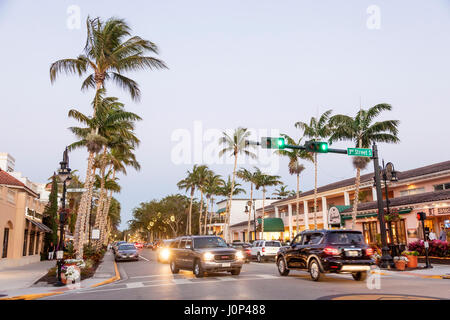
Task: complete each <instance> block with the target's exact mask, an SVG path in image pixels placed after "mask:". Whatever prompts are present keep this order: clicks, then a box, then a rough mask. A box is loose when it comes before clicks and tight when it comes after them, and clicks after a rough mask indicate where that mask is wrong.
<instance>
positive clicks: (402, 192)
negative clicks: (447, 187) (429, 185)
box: [400, 187, 425, 197]
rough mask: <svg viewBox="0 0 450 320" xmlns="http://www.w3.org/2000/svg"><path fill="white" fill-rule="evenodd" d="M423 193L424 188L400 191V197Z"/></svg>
mask: <svg viewBox="0 0 450 320" xmlns="http://www.w3.org/2000/svg"><path fill="white" fill-rule="evenodd" d="M423 192H425V187H422V188H415V189H408V190H402V191H400V196H401V197H403V196H412V195H413V194H419V193H423Z"/></svg>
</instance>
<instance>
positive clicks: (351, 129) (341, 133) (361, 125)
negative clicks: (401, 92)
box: [329, 103, 400, 229]
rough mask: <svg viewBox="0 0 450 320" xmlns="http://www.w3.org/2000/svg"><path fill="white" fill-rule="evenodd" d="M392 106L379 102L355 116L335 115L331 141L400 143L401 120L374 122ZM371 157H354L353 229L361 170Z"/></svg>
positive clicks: (365, 144)
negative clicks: (399, 129) (399, 126)
mask: <svg viewBox="0 0 450 320" xmlns="http://www.w3.org/2000/svg"><path fill="white" fill-rule="evenodd" d="M391 110H392V106H391V105H389V104H386V103H382V104H377V105H376V106H373V107H372V108H369V109H368V110H364V109H362V108H360V110H359V111H358V112H357V113H356V115H355V116H354V117H350V116H346V115H341V114H339V115H335V116H333V117H332V118H331V119H330V124H331V126H332V127H333V133H332V135H331V137H330V139H329V143H330V144H331V143H333V142H334V141H339V140H349V141H353V142H354V143H355V146H356V147H357V148H370V146H371V145H372V143H373V142H386V143H398V142H399V141H400V139H399V138H398V125H399V123H400V121H399V120H386V121H381V122H378V121H377V122H375V123H373V121H374V119H375V118H376V117H377V116H379V115H380V113H382V112H383V111H391ZM369 161H370V159H369V158H365V157H355V158H353V166H354V167H355V168H356V179H355V200H354V202H353V211H352V229H355V227H356V213H357V211H358V202H359V197H358V196H357V195H359V187H360V183H361V170H362V169H364V168H365V167H366V166H367V164H368V162H369Z"/></svg>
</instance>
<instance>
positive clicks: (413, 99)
mask: <svg viewBox="0 0 450 320" xmlns="http://www.w3.org/2000/svg"><path fill="white" fill-rule="evenodd" d="M70 6H75V7H77V8H79V9H80V17H81V27H80V28H79V29H78V28H76V27H75V28H69V27H68V25H67V23H68V19H69V18H70V17H71V14H70V13H68V8H69V7H70ZM374 6H375V7H374ZM370 7H372V8H378V9H379V11H377V12H379V14H378V15H377V16H376V17H374V13H371V12H373V11H371V10H368V8H370ZM378 9H377V10H378ZM368 11H369V12H368ZM88 15H89V16H91V17H96V16H100V17H101V18H104V19H107V18H109V17H112V16H115V17H120V18H124V19H125V20H126V21H127V22H128V23H129V24H130V26H131V28H132V33H133V34H134V35H139V36H141V37H142V38H145V39H148V40H151V41H152V42H154V43H156V44H157V45H158V46H159V48H160V55H159V58H160V59H162V60H164V61H165V62H166V64H167V65H168V67H169V69H168V70H159V71H142V72H136V73H129V74H127V76H129V77H130V78H133V79H135V80H136V81H137V82H138V83H139V85H140V88H141V91H142V98H141V101H140V102H137V103H136V102H133V101H131V99H130V98H129V94H128V93H127V92H125V91H122V90H121V89H119V88H117V87H116V86H115V85H114V84H112V83H109V84H108V83H107V87H106V88H107V92H108V95H109V96H116V97H118V98H119V99H120V100H121V101H122V102H124V103H125V105H126V109H127V110H130V111H133V112H136V113H138V114H139V115H140V116H141V117H142V118H143V121H141V122H140V123H138V125H137V130H136V134H137V136H138V137H139V138H140V139H141V145H140V147H139V149H138V150H137V158H138V160H139V161H140V163H141V166H142V170H141V171H140V172H135V171H133V170H132V169H129V172H128V176H120V184H121V186H122V192H121V193H120V194H119V195H117V196H116V197H117V198H118V200H119V201H120V202H121V204H122V224H121V228H125V227H126V222H127V221H128V220H129V219H131V212H132V209H133V208H134V207H136V206H137V205H138V204H139V203H140V202H143V201H149V200H152V199H154V198H156V199H159V198H162V197H164V196H166V195H169V194H174V193H178V192H181V193H183V191H179V190H178V188H177V186H176V184H177V182H178V181H179V180H181V179H182V178H184V177H185V173H186V170H190V169H191V168H192V166H193V164H194V161H195V160H196V159H195V157H196V156H195V154H196V152H197V154H198V150H197V151H195V150H194V149H192V150H191V152H192V154H191V157H190V158H191V160H190V161H189V163H184V164H177V163H174V161H173V157H172V152H173V149H174V148H176V146H177V141H173V139H172V138H173V135H174V136H176V135H177V133H180V132H181V133H182V132H185V133H186V132H188V133H190V134H191V136H192V138H193V137H194V131H195V130H194V127H195V126H196V123H197V126H198V124H201V126H202V128H203V129H202V132H203V134H204V133H205V132H209V133H211V132H212V131H211V130H215V131H216V132H221V131H223V130H227V129H234V128H237V127H239V126H242V127H247V128H252V129H253V130H255V132H256V133H260V134H261V135H262V134H263V132H264V131H267V132H268V133H270V132H271V130H273V132H281V133H287V134H289V135H291V136H293V137H295V138H296V139H297V138H299V137H300V136H301V133H302V132H301V131H300V130H299V129H296V128H295V127H294V123H295V122H297V121H309V119H310V118H311V116H317V115H319V114H321V113H323V112H324V111H326V110H328V109H333V112H334V113H335V114H336V113H342V114H347V115H354V114H355V113H356V112H357V111H358V109H359V107H360V102H361V106H362V107H363V108H369V107H372V106H374V105H376V104H378V103H389V104H391V105H392V106H393V111H392V112H388V113H386V114H384V115H383V117H381V118H380V119H399V120H400V127H399V130H400V135H399V136H400V139H401V143H400V144H397V145H387V144H380V145H379V150H380V156H381V158H382V159H384V160H385V161H386V162H388V161H390V162H393V163H394V165H395V168H396V169H397V170H399V171H403V170H408V169H412V168H416V167H419V166H424V165H429V164H432V163H436V162H441V161H446V160H449V159H450V148H449V147H448V146H449V142H448V139H449V136H450V129H449V125H448V122H449V119H450V105H449V101H450V63H449V59H450V37H449V31H450V1H448V0H433V1H413V0H409V1H401V0H396V1H392V0H390V1H375V0H371V1H364V0H355V1H345V2H344V1H341V2H340V3H337V1H317V0H316V1H275V0H271V1H267V0H258V1H256V0H253V1H250V0H245V1H234V0H227V1H219V0H217V1H195V0H192V1H181V0H180V1H171V0H168V1H152V0H150V1H95V2H94V1H76V0H71V1H5V0H0V38H1V39H2V46H1V47H2V50H0V61H2V65H1V74H2V76H1V77H0V87H1V102H0V105H1V107H0V108H1V119H2V121H1V126H0V137H1V138H0V152H8V153H10V154H11V155H12V156H13V157H14V158H15V159H16V171H20V172H22V173H23V174H24V175H25V176H27V177H29V178H30V179H31V180H32V181H35V182H46V181H47V179H48V177H50V176H51V174H52V173H53V171H55V170H56V169H57V167H58V165H59V162H60V161H61V158H62V152H63V150H64V148H65V146H66V145H69V144H70V143H72V142H73V141H74V139H75V138H74V136H73V135H72V134H71V133H70V132H69V130H67V128H68V127H70V126H76V125H78V124H77V122H76V121H75V120H73V119H69V118H68V117H67V113H68V111H69V110H70V109H71V108H75V109H78V110H80V111H81V112H83V113H86V114H91V112H92V108H91V105H90V102H91V100H92V98H93V95H94V92H93V91H92V90H90V91H85V92H82V91H81V90H80V88H81V83H82V80H83V79H84V78H79V77H78V76H75V75H67V76H66V75H64V74H62V75H61V76H59V77H58V79H57V81H56V82H55V84H53V85H52V84H51V83H50V77H49V67H50V64H51V63H52V62H54V61H56V60H58V59H62V58H75V57H76V56H77V55H79V54H81V53H82V49H83V47H84V44H85V39H86V28H85V21H86V18H87V16H88ZM374 19H375V20H374ZM70 21H72V20H70ZM72 22H73V21H72ZM72 26H73V25H72ZM378 27H379V28H378ZM197 121H198V122H197ZM183 130H184V131H183ZM208 130H209V131H208ZM195 135H196V134H195ZM211 137H213V136H209V137H208V134H206V136H205V135H204V136H203V139H204V140H209V139H210V138H211ZM213 140H214V141H213V142H211V141H209V142H208V141H205V142H204V143H203V148H204V150H205V148H206V146H207V145H208V144H209V145H211V143H213V144H214V143H215V142H216V141H217V140H215V139H213ZM197 145H198V144H197ZM192 146H196V143H195V141H192ZM353 146H354V145H353V143H351V142H340V143H337V144H336V145H335V147H337V148H346V147H353ZM208 150H210V149H208ZM267 152H268V151H262V150H258V153H259V155H260V159H264V155H266V156H267ZM86 158H87V151H86V150H84V149H80V150H77V151H74V152H71V153H70V167H71V168H72V169H78V170H79V171H80V173H81V175H82V177H84V175H85V170H86ZM273 159H274V161H275V162H276V161H278V160H279V164H277V163H274V164H272V168H275V169H276V170H275V172H272V173H276V174H278V175H281V176H282V180H283V181H284V182H285V183H286V184H287V185H288V186H289V189H295V177H292V176H290V175H289V173H288V170H287V160H286V159H278V158H273ZM260 161H262V160H260ZM199 162H202V163H206V164H209V165H210V167H211V168H212V169H213V170H215V171H216V172H217V173H219V174H222V175H223V176H226V175H228V174H231V173H232V169H233V166H232V164H210V163H208V161H204V158H202V157H200V161H199ZM318 163H319V176H318V181H319V186H320V185H324V184H327V183H331V182H334V181H338V180H341V179H345V178H350V177H353V176H354V175H355V170H354V169H353V166H352V164H351V159H350V157H348V156H346V155H339V154H327V155H319V160H318ZM244 166H245V167H247V168H251V165H250V164H248V163H247V164H244ZM305 166H306V168H307V169H306V170H305V171H304V172H303V173H302V175H301V187H300V188H301V190H303V191H306V190H309V189H311V188H313V187H314V170H313V165H312V164H311V163H305ZM278 167H279V169H277V168H278ZM369 170H370V171H372V170H373V165H371V166H369V168H368V169H367V170H366V171H365V172H363V173H367V172H369ZM245 187H247V186H245ZM272 191H273V189H271V190H270V193H272ZM257 195H258V196H259V197H261V192H258V193H257Z"/></svg>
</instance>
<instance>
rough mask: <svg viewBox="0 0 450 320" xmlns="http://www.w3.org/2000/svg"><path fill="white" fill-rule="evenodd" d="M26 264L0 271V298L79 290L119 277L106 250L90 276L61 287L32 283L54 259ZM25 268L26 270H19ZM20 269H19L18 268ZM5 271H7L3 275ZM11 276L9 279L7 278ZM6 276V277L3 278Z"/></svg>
mask: <svg viewBox="0 0 450 320" xmlns="http://www.w3.org/2000/svg"><path fill="white" fill-rule="evenodd" d="M33 265H36V266H32V265H31V264H30V265H28V266H24V267H20V268H14V269H11V270H10V271H9V272H8V270H3V271H0V288H1V289H0V300H1V299H5V298H6V299H8V298H13V297H14V298H16V299H26V300H28V299H38V298H40V297H44V296H47V295H55V294H61V293H64V292H67V291H71V290H80V289H84V288H89V287H97V286H100V285H103V284H107V283H111V282H114V281H117V280H119V279H120V274H119V272H118V270H117V266H116V264H115V262H114V256H113V254H112V253H111V252H109V251H108V252H106V253H105V256H104V257H103V261H102V262H101V263H100V265H99V266H98V268H97V270H96V271H95V274H94V276H93V277H92V278H89V279H85V280H83V281H81V282H79V283H77V284H74V285H68V286H63V287H54V286H53V285H48V284H40V283H38V284H36V285H33V283H34V282H36V281H37V280H38V279H39V278H41V277H42V276H43V275H45V274H46V273H47V271H48V269H49V268H51V267H52V266H54V265H55V261H42V262H39V263H34V264H33ZM22 268H26V270H21V269H22ZM19 269H20V270H19ZM5 272H8V273H6V274H5V275H4V273H5ZM10 277H11V280H10V279H8V278H10ZM4 278H6V279H4Z"/></svg>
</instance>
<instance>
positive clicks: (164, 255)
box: [160, 249, 170, 260]
mask: <svg viewBox="0 0 450 320" xmlns="http://www.w3.org/2000/svg"><path fill="white" fill-rule="evenodd" d="M169 256H170V251H169V249H163V250H161V254H160V257H161V259H164V260H167V259H169Z"/></svg>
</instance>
